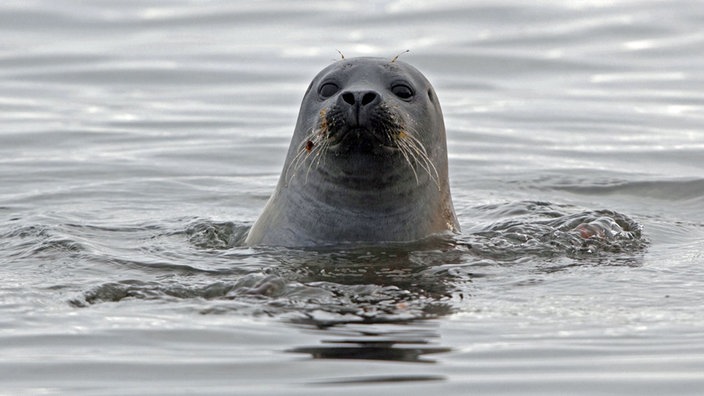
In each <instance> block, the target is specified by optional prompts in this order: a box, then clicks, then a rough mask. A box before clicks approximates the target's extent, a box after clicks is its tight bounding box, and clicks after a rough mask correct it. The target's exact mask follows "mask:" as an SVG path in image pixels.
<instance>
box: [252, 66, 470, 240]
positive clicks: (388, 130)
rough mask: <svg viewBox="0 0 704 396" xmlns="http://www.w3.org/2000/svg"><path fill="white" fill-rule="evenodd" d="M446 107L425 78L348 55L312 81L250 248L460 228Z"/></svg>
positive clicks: (405, 236) (407, 236)
mask: <svg viewBox="0 0 704 396" xmlns="http://www.w3.org/2000/svg"><path fill="white" fill-rule="evenodd" d="M458 230H459V224H458V223H457V218H456V217H455V213H454V209H453V206H452V199H451V196H450V186H449V181H448V175H447V144H446V142H445V125H444V123H443V117H442V111H441V110H440V105H439V104H438V102H437V99H436V97H435V93H434V91H433V89H432V87H431V85H430V83H429V82H428V81H427V80H426V79H425V77H424V76H423V75H422V74H421V73H420V72H419V71H418V70H416V69H415V68H413V67H412V66H410V65H408V64H406V63H403V62H397V61H396V60H395V59H394V60H388V59H381V58H354V59H343V60H340V61H338V62H335V63H333V64H332V65H330V66H328V67H327V68H325V69H323V71H321V72H320V73H319V74H318V75H317V76H316V77H315V78H314V79H313V82H312V83H311V84H310V87H309V88H308V91H307V92H306V94H305V96H304V98H303V102H302V103H301V110H300V112H299V115H298V122H297V124H296V130H295V132H294V134H293V137H292V139H291V146H290V147H289V151H288V156H287V158H286V163H285V164H284V170H283V172H282V174H281V178H280V179H279V183H278V185H277V188H276V190H275V191H274V194H273V195H272V196H271V198H270V199H269V202H268V203H267V206H266V208H265V210H264V212H263V213H262V215H261V216H260V217H259V219H258V220H257V221H256V223H255V224H254V225H253V226H252V229H251V230H250V232H249V235H248V236H247V241H246V243H247V244H249V245H256V244H265V245H281V246H319V245H329V244H337V243H343V242H344V243H349V242H354V243H357V242H364V243H379V242H392V241H393V242H408V241H416V240H420V239H423V238H426V237H428V236H430V235H434V234H438V233H446V232H457V231H458Z"/></svg>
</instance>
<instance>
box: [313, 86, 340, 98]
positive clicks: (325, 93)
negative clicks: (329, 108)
mask: <svg viewBox="0 0 704 396" xmlns="http://www.w3.org/2000/svg"><path fill="white" fill-rule="evenodd" d="M339 90H340V87H338V86H337V84H335V83H331V82H327V83H325V84H323V85H321V86H320V88H319V89H318V95H320V96H321V97H323V98H329V97H331V96H333V95H335V93H336V92H337V91H339Z"/></svg>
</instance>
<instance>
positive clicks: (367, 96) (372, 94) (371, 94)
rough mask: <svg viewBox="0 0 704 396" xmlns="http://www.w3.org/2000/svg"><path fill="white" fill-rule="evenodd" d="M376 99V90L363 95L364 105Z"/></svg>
mask: <svg viewBox="0 0 704 396" xmlns="http://www.w3.org/2000/svg"><path fill="white" fill-rule="evenodd" d="M374 99H376V92H367V93H365V94H364V96H362V106H366V105H368V104H369V103H372V102H373V101H374Z"/></svg>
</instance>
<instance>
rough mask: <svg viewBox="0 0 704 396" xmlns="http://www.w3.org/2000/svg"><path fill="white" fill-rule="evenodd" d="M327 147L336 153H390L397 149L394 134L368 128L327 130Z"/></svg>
mask: <svg viewBox="0 0 704 396" xmlns="http://www.w3.org/2000/svg"><path fill="white" fill-rule="evenodd" d="M327 139H328V142H327V144H328V147H329V149H330V150H332V151H334V152H336V153H342V152H359V153H368V154H390V153H396V152H398V151H399V148H398V146H397V145H396V143H395V141H394V135H392V134H390V133H379V131H377V130H373V129H369V128H343V129H340V130H337V131H329V134H328V138H327Z"/></svg>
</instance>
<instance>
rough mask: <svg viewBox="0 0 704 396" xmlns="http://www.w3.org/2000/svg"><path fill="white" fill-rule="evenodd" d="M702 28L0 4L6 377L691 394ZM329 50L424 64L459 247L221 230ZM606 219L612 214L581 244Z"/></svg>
mask: <svg viewBox="0 0 704 396" xmlns="http://www.w3.org/2000/svg"><path fill="white" fill-rule="evenodd" d="M703 26H704V6H703V4H702V3H701V2H700V1H617V2H610V1H574V2H560V1H554V2H553V1H540V2H519V1H486V2H483V1H472V2H415V1H379V2H365V1H361V2H360V1H354V2H352V1H338V2H327V1H325V2H322V1H321V2H288V1H280V2H275V1H265V2H226V1H119V2H118V1H90V2H79V1H63V0H58V1H53V0H52V1H48V0H46V1H33V0H18V1H13V0H10V1H3V3H2V5H0V394H2V395H16V394H27V395H36V394H43V395H46V394H49V395H51V394H73V395H75V394H90V395H112V394H199V395H207V394H243V395H279V394H301V395H302V394H306V395H309V394H330V393H331V392H333V393H334V394H350V395H357V394H362V393H366V394H385V395H395V394H403V395H425V394H428V393H433V392H440V393H442V394H522V395H523V394H540V395H545V394H555V395H557V394H560V395H562V394H638V395H645V394H652V395H656V394H657V395H660V394H680V395H681V394H702V392H704V308H703V306H704V271H702V264H703V263H704V211H703V210H702V208H704V177H702V174H703V173H704V56H703V54H704V28H703ZM338 49H339V50H340V51H342V52H343V53H344V54H345V56H347V57H353V56H382V57H389V58H391V57H393V56H395V55H396V54H398V53H400V52H401V51H403V50H406V49H410V50H411V52H410V53H408V54H404V55H402V59H403V60H404V61H406V62H408V63H411V64H413V65H415V66H416V67H417V68H419V69H420V70H422V71H423V72H424V73H425V74H426V76H427V77H428V78H429V79H430V80H431V81H432V82H433V85H434V87H435V89H436V91H437V94H438V96H439V99H440V101H441V104H442V106H443V110H444V114H445V123H446V126H447V133H448V146H449V157H450V179H451V185H452V190H453V197H454V202H455V207H456V210H457V214H458V217H459V219H460V222H461V224H462V227H463V234H462V235H461V236H458V238H457V239H456V240H455V241H453V242H448V244H447V245H446V246H444V247H442V248H438V247H433V248H427V247H424V246H417V247H415V248H411V249H409V248H408V247H406V248H394V247H377V248H369V249H361V250H360V249H345V248H340V249H333V250H329V251H322V252H321V251H299V250H292V249H251V248H246V247H242V246H240V245H239V241H240V240H241V237H242V235H244V233H246V230H247V227H248V226H250V225H251V224H252V222H253V221H254V220H255V219H256V217H257V216H258V214H259V213H260V211H261V209H262V208H263V206H264V204H265V202H266V199H267V198H268V196H269V194H270V193H271V192H272V190H273V188H274V185H275V183H276V181H277V179H278V176H279V172H280V171H281V168H282V165H283V160H284V156H285V152H286V149H287V147H288V142H289V138H290V135H291V133H292V131H293V126H294V123H295V119H296V116H297V113H298V105H299V103H300V100H301V97H302V96H303V93H304V91H305V89H306V87H307V85H308V83H309V82H310V80H311V78H312V77H313V76H314V75H315V74H316V73H317V71H318V70H320V69H322V68H323V67H325V66H327V65H328V64H330V63H331V62H334V61H335V60H336V59H338V58H339V54H338V53H337V52H336V50H338ZM601 210H604V211H603V212H599V211H601ZM595 219H596V221H603V220H604V219H606V221H607V223H608V221H609V219H612V220H613V219H616V220H618V221H619V222H620V223H619V224H621V225H623V226H624V228H623V229H620V228H618V227H617V229H616V231H617V235H616V237H615V239H614V240H612V241H600V240H591V241H580V240H579V238H575V236H574V235H573V234H571V233H570V232H569V229H570V227H571V226H574V225H575V224H579V223H580V222H589V221H593V220H595ZM599 219H601V220H599ZM608 224H612V223H608ZM627 226H628V227H627ZM629 227H630V228H629Z"/></svg>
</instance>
